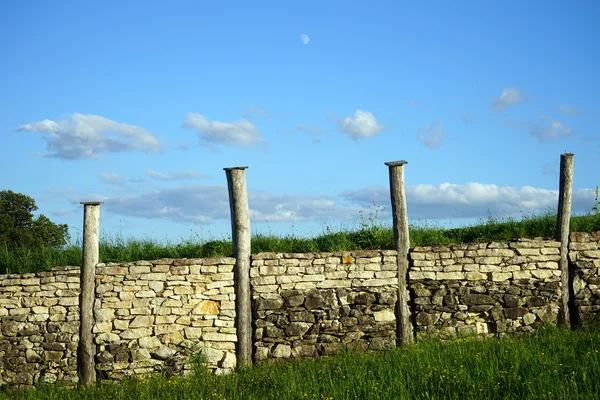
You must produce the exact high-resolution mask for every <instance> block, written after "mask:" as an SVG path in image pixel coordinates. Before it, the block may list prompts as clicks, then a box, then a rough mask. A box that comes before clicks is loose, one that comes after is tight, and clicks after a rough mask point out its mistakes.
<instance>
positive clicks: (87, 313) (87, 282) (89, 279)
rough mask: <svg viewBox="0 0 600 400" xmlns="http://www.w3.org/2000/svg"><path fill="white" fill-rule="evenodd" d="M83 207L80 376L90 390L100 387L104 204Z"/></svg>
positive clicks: (94, 203)
mask: <svg viewBox="0 0 600 400" xmlns="http://www.w3.org/2000/svg"><path fill="white" fill-rule="evenodd" d="M81 204H83V257H82V260H81V274H80V292H79V345H78V348H77V372H78V374H79V382H80V383H82V384H84V385H86V386H93V385H95V384H96V367H95V360H94V358H95V356H96V347H95V346H94V340H93V336H92V328H93V326H94V310H93V308H94V295H95V290H96V289H95V280H96V264H98V261H99V260H100V247H99V239H100V204H102V202H81Z"/></svg>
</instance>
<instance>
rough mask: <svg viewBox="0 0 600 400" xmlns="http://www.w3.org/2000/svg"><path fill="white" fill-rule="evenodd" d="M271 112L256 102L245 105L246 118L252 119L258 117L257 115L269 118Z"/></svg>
mask: <svg viewBox="0 0 600 400" xmlns="http://www.w3.org/2000/svg"><path fill="white" fill-rule="evenodd" d="M270 116H271V114H269V113H268V112H266V111H265V110H263V109H262V108H260V107H259V106H257V105H255V104H250V105H247V106H245V107H244V118H245V119H247V120H250V121H253V120H254V119H256V117H264V118H269V117H270Z"/></svg>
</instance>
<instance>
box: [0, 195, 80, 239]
mask: <svg viewBox="0 0 600 400" xmlns="http://www.w3.org/2000/svg"><path fill="white" fill-rule="evenodd" d="M37 209H38V207H37V206H36V204H35V200H34V199H33V198H32V197H30V196H27V195H25V194H21V193H15V192H13V191H12V190H2V191H0V246H6V247H8V248H9V249H16V248H33V247H60V246H62V245H64V244H66V243H67V241H68V240H69V231H68V226H67V225H66V224H55V223H54V222H52V221H50V220H49V219H48V217H46V216H45V215H43V214H41V215H40V216H38V217H37V219H34V218H33V212H34V211H36V210H37Z"/></svg>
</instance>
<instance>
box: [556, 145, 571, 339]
mask: <svg viewBox="0 0 600 400" xmlns="http://www.w3.org/2000/svg"><path fill="white" fill-rule="evenodd" d="M572 193H573V154H571V153H565V154H561V155H560V187H559V192H558V213H557V216H556V240H557V241H559V242H560V281H561V285H562V290H561V292H562V297H561V311H562V312H561V314H562V315H561V321H560V322H561V323H562V324H563V325H564V326H565V327H567V328H570V327H571V316H570V312H569V303H570V301H569V291H570V282H569V258H568V257H569V232H570V224H571V197H572Z"/></svg>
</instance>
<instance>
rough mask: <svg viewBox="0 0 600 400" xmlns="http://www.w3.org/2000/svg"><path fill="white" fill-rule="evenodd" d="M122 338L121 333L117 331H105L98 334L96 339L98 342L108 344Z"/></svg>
mask: <svg viewBox="0 0 600 400" xmlns="http://www.w3.org/2000/svg"><path fill="white" fill-rule="evenodd" d="M120 339H121V338H120V337H119V335H117V334H115V333H109V332H105V333H101V334H99V335H96V338H95V341H96V344H99V345H103V344H107V343H114V342H118V341H119V340H120Z"/></svg>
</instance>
